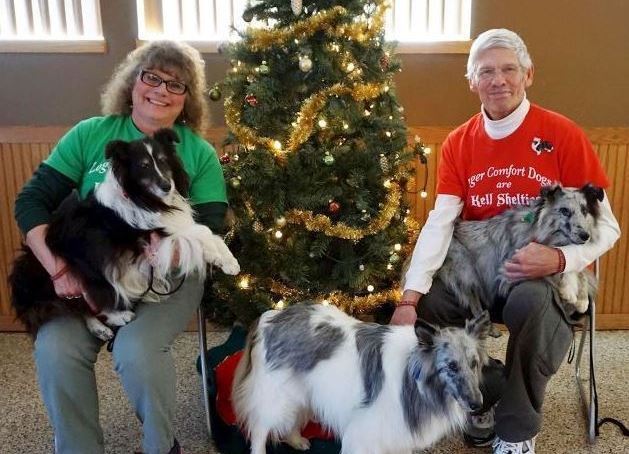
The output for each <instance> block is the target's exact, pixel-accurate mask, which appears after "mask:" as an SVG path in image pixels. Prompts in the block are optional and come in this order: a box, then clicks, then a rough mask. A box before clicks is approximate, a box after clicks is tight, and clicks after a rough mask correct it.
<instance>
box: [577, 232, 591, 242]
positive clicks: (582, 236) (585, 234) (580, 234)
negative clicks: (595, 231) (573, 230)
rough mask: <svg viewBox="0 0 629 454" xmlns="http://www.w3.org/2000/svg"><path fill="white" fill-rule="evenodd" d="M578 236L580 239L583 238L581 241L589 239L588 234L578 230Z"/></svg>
mask: <svg viewBox="0 0 629 454" xmlns="http://www.w3.org/2000/svg"><path fill="white" fill-rule="evenodd" d="M579 238H581V240H583V242H584V243H585V242H586V241H587V240H589V239H590V234H589V233H587V232H580V233H579Z"/></svg>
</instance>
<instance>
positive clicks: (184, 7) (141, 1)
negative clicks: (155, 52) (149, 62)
mask: <svg viewBox="0 0 629 454" xmlns="http://www.w3.org/2000/svg"><path fill="white" fill-rule="evenodd" d="M136 3H137V11H138V39H140V40H141V41H151V40H156V39H164V38H167V39H180V40H184V41H187V42H189V43H190V44H193V45H195V47H198V48H200V49H201V50H203V51H208V52H216V51H217V50H218V45H219V44H220V43H222V42H224V41H228V40H230V39H235V35H234V34H233V28H236V29H239V30H242V29H243V28H245V27H246V26H247V25H249V24H247V23H246V22H245V21H244V20H243V19H242V13H243V11H244V10H245V7H246V5H247V0H197V1H192V0H136Z"/></svg>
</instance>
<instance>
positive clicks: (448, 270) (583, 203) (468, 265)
mask: <svg viewBox="0 0 629 454" xmlns="http://www.w3.org/2000/svg"><path fill="white" fill-rule="evenodd" d="M603 195H604V194H603V190H602V189H601V188H598V187H595V186H592V185H589V184H587V185H585V186H583V187H582V188H581V189H567V188H562V187H561V186H558V185H556V186H547V187H543V188H542V189H541V191H540V196H539V197H538V198H536V199H534V200H533V201H532V202H531V203H530V205H528V206H526V205H523V206H516V207H513V208H510V209H508V210H506V211H504V212H503V213H501V214H499V215H497V216H494V217H492V218H490V219H487V220H483V221H458V222H457V223H456V225H455V228H454V235H453V237H452V242H451V243H450V248H449V250H448V254H447V256H446V259H445V261H444V264H443V266H442V267H441V269H440V270H439V271H438V272H437V276H438V277H439V278H440V279H441V281H442V282H443V283H444V284H445V285H446V287H447V288H449V289H450V291H452V292H453V294H454V295H455V296H456V297H457V300H458V301H460V302H461V304H463V305H466V306H468V307H469V308H470V309H471V311H472V313H473V314H474V315H477V314H479V313H480V312H481V311H483V310H484V308H488V307H490V306H491V304H492V303H493V301H494V299H495V298H496V297H497V296H501V297H504V296H506V295H507V294H508V292H509V290H510V289H511V288H512V287H513V285H514V284H515V282H513V281H510V280H509V279H507V278H506V277H505V275H504V268H503V264H504V263H505V261H507V260H509V259H510V258H511V256H513V254H515V252H516V250H517V249H519V248H522V247H524V246H526V245H527V244H529V243H530V242H532V241H535V242H537V243H540V244H543V245H546V246H552V247H558V246H566V245H569V244H584V243H586V242H587V241H591V240H592V239H593V238H594V239H595V238H596V237H597V219H598V216H599V202H601V201H602V200H603ZM546 280H547V281H548V282H549V283H550V284H551V285H552V286H553V287H555V288H556V289H557V291H558V294H559V297H560V300H561V301H560V302H561V303H562V304H563V306H564V307H565V310H566V312H567V313H568V314H572V313H573V312H577V313H583V312H585V311H586V310H587V308H588V305H589V297H590V296H591V295H592V294H593V293H594V292H595V290H596V288H595V282H594V280H593V278H592V276H591V273H590V272H589V271H587V270H586V271H583V272H580V273H575V272H573V273H563V274H555V275H551V276H548V277H547V278H546Z"/></svg>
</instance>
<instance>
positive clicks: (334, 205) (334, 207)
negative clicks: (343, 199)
mask: <svg viewBox="0 0 629 454" xmlns="http://www.w3.org/2000/svg"><path fill="white" fill-rule="evenodd" d="M340 209H341V204H340V203H338V202H330V204H329V205H328V211H329V212H330V213H331V214H336V213H338V212H339V210H340Z"/></svg>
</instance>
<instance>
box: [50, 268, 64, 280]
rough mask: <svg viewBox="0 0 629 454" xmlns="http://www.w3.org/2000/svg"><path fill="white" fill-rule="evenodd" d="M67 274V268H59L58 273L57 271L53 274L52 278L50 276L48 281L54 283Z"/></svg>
mask: <svg viewBox="0 0 629 454" xmlns="http://www.w3.org/2000/svg"><path fill="white" fill-rule="evenodd" d="M67 272H68V267H67V266H64V267H63V268H61V269H60V270H59V271H57V272H56V273H55V274H53V275H52V276H50V280H51V281H53V282H54V281H56V280H57V279H59V278H60V277H61V276H63V275H64V274H66V273H67Z"/></svg>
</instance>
